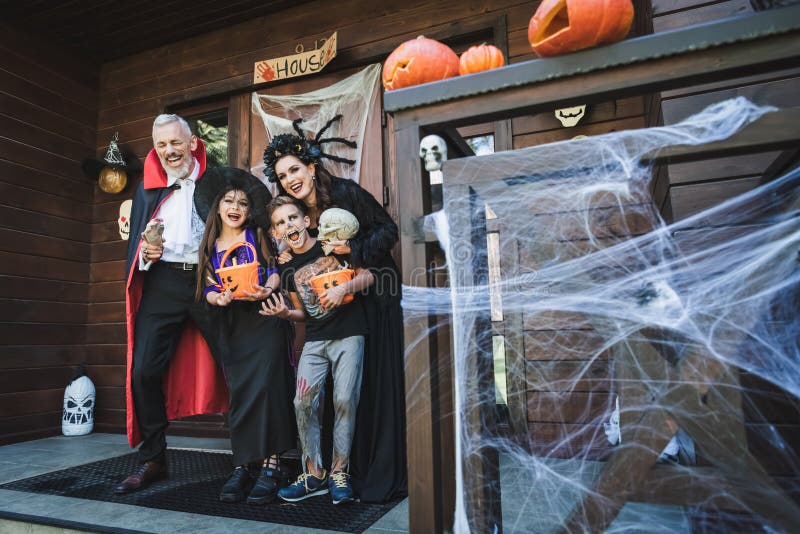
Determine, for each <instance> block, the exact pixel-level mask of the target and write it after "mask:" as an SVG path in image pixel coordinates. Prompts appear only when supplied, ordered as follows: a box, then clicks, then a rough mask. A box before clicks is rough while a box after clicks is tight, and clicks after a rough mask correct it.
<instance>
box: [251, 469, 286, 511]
mask: <svg viewBox="0 0 800 534" xmlns="http://www.w3.org/2000/svg"><path fill="white" fill-rule="evenodd" d="M288 481H289V477H288V476H287V474H286V473H284V472H283V471H281V470H280V469H271V468H269V467H262V468H261V475H259V477H258V480H257V481H256V485H255V486H253V489H252V490H250V495H248V496H247V504H256V505H262V504H268V503H271V502H272V501H274V500H275V497H277V496H278V490H279V489H281V488H282V487H284V486H286V484H287V482H288Z"/></svg>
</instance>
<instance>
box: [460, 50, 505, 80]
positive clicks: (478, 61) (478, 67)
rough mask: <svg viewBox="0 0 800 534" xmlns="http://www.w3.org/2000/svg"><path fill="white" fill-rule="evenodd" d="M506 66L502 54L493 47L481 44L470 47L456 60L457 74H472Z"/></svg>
mask: <svg viewBox="0 0 800 534" xmlns="http://www.w3.org/2000/svg"><path fill="white" fill-rule="evenodd" d="M505 64H506V60H505V58H504V57H503V53H502V52H501V51H500V49H499V48H497V47H496V46H494V45H487V44H486V43H483V44H482V45H478V46H470V47H469V48H468V49H467V50H465V51H464V52H463V53H462V54H461V58H460V59H459V60H458V73H459V74H461V75H462V76H463V75H464V74H472V73H473V72H481V71H484V70H489V69H496V68H497V67H502V66H503V65H505Z"/></svg>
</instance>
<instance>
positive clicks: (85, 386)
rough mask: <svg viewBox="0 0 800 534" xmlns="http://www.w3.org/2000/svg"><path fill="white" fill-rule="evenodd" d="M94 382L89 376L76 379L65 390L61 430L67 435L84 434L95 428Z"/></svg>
mask: <svg viewBox="0 0 800 534" xmlns="http://www.w3.org/2000/svg"><path fill="white" fill-rule="evenodd" d="M94 402H95V389H94V384H93V383H92V381H91V379H89V377H88V376H86V375H83V376H80V377H78V378H76V379H74V380H73V381H72V382H70V384H69V385H68V386H67V389H66V390H65V391H64V412H63V415H62V417H61V432H62V433H63V434H64V435H65V436H83V435H85V434H89V433H90V432H91V431H92V429H94Z"/></svg>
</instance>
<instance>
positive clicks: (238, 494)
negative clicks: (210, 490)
mask: <svg viewBox="0 0 800 534" xmlns="http://www.w3.org/2000/svg"><path fill="white" fill-rule="evenodd" d="M252 485H253V477H251V476H250V472H249V471H248V470H247V468H246V467H242V466H239V467H237V468H236V469H234V470H233V473H232V474H231V476H230V477H228V481H227V482H225V485H224V486H222V492H221V493H220V494H219V500H220V501H222V502H239V501H243V500H244V499H245V497H246V496H247V491H248V490H249V489H250V486H252Z"/></svg>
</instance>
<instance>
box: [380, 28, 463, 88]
mask: <svg viewBox="0 0 800 534" xmlns="http://www.w3.org/2000/svg"><path fill="white" fill-rule="evenodd" d="M453 76H458V56H457V55H456V53H455V52H453V50H452V49H451V48H450V47H449V46H447V45H446V44H444V43H440V42H439V41H435V40H433V39H428V38H427V37H425V36H423V35H420V36H419V37H417V38H416V39H411V40H410V41H406V42H405V43H403V44H401V45H400V46H398V47H397V48H395V49H394V51H393V52H392V53H391V54H389V57H388V58H386V61H385V62H384V64H383V72H382V74H381V79H382V81H383V88H384V89H386V90H387V91H391V90H393V89H400V88H401V87H410V86H412V85H417V84H420V83H427V82H436V81H439V80H444V79H445V78H451V77H453Z"/></svg>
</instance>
